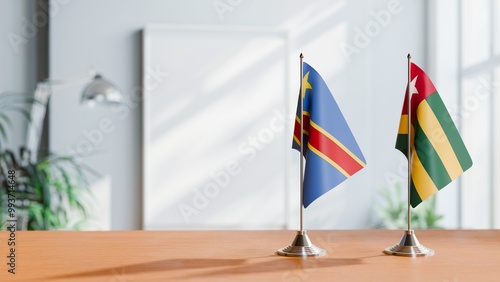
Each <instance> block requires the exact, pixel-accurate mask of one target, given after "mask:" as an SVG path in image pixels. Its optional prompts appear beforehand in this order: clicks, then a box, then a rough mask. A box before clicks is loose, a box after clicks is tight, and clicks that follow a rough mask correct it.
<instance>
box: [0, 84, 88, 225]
mask: <svg viewBox="0 0 500 282" xmlns="http://www.w3.org/2000/svg"><path fill="white" fill-rule="evenodd" d="M33 103H36V101H34V100H33V98H30V97H28V96H26V95H20V94H2V95H0V199H1V201H2V203H5V205H4V204H2V205H0V206H1V207H3V208H2V211H1V212H0V213H1V214H2V217H1V219H0V226H2V227H3V226H4V225H5V224H6V219H7V214H6V213H7V208H6V207H7V206H8V205H7V203H8V198H9V194H10V197H11V198H14V199H15V207H14V210H15V216H16V217H17V219H18V228H20V229H27V230H52V229H78V228H79V227H80V226H81V224H82V223H83V222H85V220H86V219H87V216H88V213H87V206H88V199H89V197H90V196H91V193H90V190H89V182H88V180H87V173H88V172H93V171H92V170H91V169H90V168H88V167H86V166H85V165H84V164H82V163H78V162H77V161H76V159H75V157H74V156H65V155H57V154H46V155H45V156H43V157H41V158H39V159H38V160H37V161H36V162H35V161H32V158H31V157H30V156H31V154H36V153H37V152H30V151H29V150H28V149H26V148H25V147H24V146H20V147H19V150H18V152H14V151H11V150H9V149H7V148H6V147H5V146H4V144H5V141H6V140H7V139H8V136H9V134H8V132H9V130H10V129H11V128H12V119H11V116H10V115H9V114H12V113H19V114H21V115H22V116H24V117H26V118H27V119H28V120H30V118H31V117H30V111H28V108H29V106H32V104H33ZM9 172H10V173H9ZM12 181H14V183H15V184H14V191H12V189H9V187H12V186H11V185H9V183H13V182H12ZM75 218H77V220H75Z"/></svg>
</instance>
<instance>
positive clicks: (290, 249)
mask: <svg viewBox="0 0 500 282" xmlns="http://www.w3.org/2000/svg"><path fill="white" fill-rule="evenodd" d="M277 254H278V255H280V256H288V257H312V256H322V255H325V254H326V251H325V250H323V249H321V248H318V247H316V246H315V245H314V244H313V243H311V240H310V239H309V236H307V232H306V230H302V231H297V235H296V236H295V239H294V240H293V242H292V244H290V245H288V246H286V247H284V248H281V249H279V250H278V251H277Z"/></svg>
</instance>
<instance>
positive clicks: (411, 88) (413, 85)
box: [410, 75, 418, 96]
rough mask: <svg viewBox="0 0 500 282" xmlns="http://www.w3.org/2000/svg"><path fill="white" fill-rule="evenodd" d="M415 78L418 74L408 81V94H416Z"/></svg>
mask: <svg viewBox="0 0 500 282" xmlns="http://www.w3.org/2000/svg"><path fill="white" fill-rule="evenodd" d="M417 78H418V75H417V76H415V78H414V79H413V80H412V81H411V82H410V96H411V95H413V94H418V90H417V87H416V86H415V84H416V83H417Z"/></svg>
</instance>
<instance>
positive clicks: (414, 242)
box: [384, 230, 434, 257]
mask: <svg viewBox="0 0 500 282" xmlns="http://www.w3.org/2000/svg"><path fill="white" fill-rule="evenodd" d="M384 253H386V254H388V255H395V256H405V257H424V256H433V255H434V250H433V249H429V248H426V247H424V245H422V244H420V243H419V242H418V239H417V236H415V233H414V232H413V230H406V231H405V235H403V238H402V239H401V242H400V243H399V244H397V245H394V246H392V247H389V248H386V249H385V250H384Z"/></svg>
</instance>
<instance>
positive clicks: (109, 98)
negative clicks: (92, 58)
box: [81, 75, 122, 105]
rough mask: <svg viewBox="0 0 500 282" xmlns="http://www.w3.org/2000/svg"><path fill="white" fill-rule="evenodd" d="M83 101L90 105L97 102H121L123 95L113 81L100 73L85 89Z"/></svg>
mask: <svg viewBox="0 0 500 282" xmlns="http://www.w3.org/2000/svg"><path fill="white" fill-rule="evenodd" d="M81 101H82V103H86V104H90V105H92V104H94V103H95V102H99V103H106V104H119V103H121V102H122V95H121V93H120V91H119V90H118V89H117V88H116V87H115V86H114V85H113V84H112V83H111V82H109V81H107V80H105V79H104V78H102V76H100V75H96V76H95V77H94V79H93V80H92V81H91V82H90V83H89V84H88V85H87V87H85V89H84V90H83V93H82V100H81Z"/></svg>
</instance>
